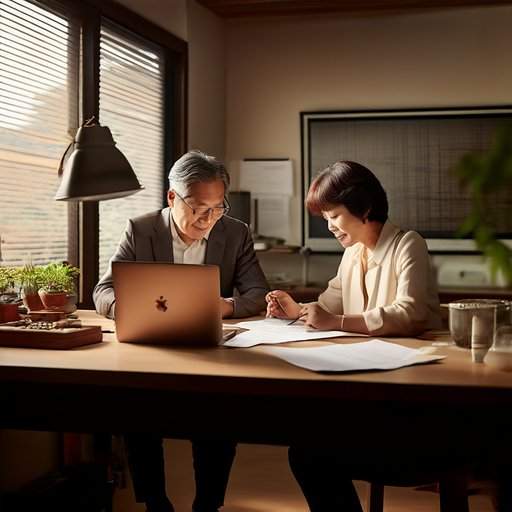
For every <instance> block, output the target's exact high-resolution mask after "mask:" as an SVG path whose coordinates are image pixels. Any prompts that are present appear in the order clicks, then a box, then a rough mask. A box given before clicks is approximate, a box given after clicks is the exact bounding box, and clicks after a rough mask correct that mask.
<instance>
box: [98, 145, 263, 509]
mask: <svg viewBox="0 0 512 512" xmlns="http://www.w3.org/2000/svg"><path fill="white" fill-rule="evenodd" d="M228 187H229V175H228V173H227V171H226V168H225V167H224V165H223V164H222V163H220V162H219V161H217V160H216V159H215V158H214V157H212V156H208V155H205V154H204V153H201V152H200V151H190V152H188V153H186V154H185V155H183V156H182V157H181V158H180V159H179V160H177V161H176V163H175V164H174V165H173V166H172V168H171V170H170V172H169V191H168V193H167V202H168V205H169V207H168V208H164V209H163V210H160V211H156V212H152V213H149V214H146V215H143V216H141V217H137V218H135V219H131V220H129V221H128V226H127V228H126V231H125V233H124V235H123V237H122V239H121V242H120V244H119V247H118V248H117V251H116V253H115V254H114V256H113V258H112V260H111V261H137V260H138V261H168V262H170V263H173V262H174V263H189V264H194V263H195V264H200V263H207V264H214V265H218V266H219V268H220V281H221V283H220V284H221V296H222V298H221V299H220V307H221V311H222V317H223V318H227V317H244V316H250V315H256V314H258V313H259V312H260V311H262V310H263V309H264V308H265V294H266V293H267V291H268V286H267V283H266V280H265V277H264V275H263V272H262V271H261V268H260V266H259V264H258V261H257V259H256V255H255V253H254V248H253V243H252V238H251V235H250V232H249V229H248V227H247V225H246V224H244V223H243V222H240V221H238V220H236V219H233V218H231V217H227V216H226V215H225V214H226V213H227V212H228V210H229V205H228V203H227V201H226V199H225V196H226V192H227V189H228ZM235 290H236V293H235ZM93 298H94V303H95V305H96V310H97V311H98V313H100V314H102V315H105V316H107V317H109V318H114V316H115V296H114V289H113V286H112V267H111V265H110V267H109V269H108V271H107V272H106V274H105V275H104V276H103V278H102V279H101V280H100V282H99V283H98V284H97V285H96V287H95V289H94V293H93ZM125 443H126V447H127V452H128V461H129V463H130V469H131V472H132V479H133V484H134V489H135V495H136V499H137V501H138V502H145V503H146V510H147V511H148V512H171V511H173V507H172V505H171V503H170V502H169V500H168V498H167V496H166V492H165V476H164V458H163V449H162V439H161V437H158V436H150V435H143V434H140V435H137V434H130V435H126V436H125ZM235 449H236V443H234V442H210V441H198V440H195V441H194V440H193V441H192V451H193V457H194V470H195V481H196V497H195V500H194V503H193V510H194V512H215V511H217V510H218V509H219V508H220V507H221V506H222V505H223V502H224V495H225V491H226V487H227V483H228V478H229V472H230V469H231V465H232V463H233V459H234V456H235Z"/></svg>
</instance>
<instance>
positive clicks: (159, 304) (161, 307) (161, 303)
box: [155, 295, 167, 313]
mask: <svg viewBox="0 0 512 512" xmlns="http://www.w3.org/2000/svg"><path fill="white" fill-rule="evenodd" d="M155 306H156V309H158V311H161V312H162V313H165V312H166V311H167V299H164V296H163V295H160V298H159V299H156V300H155Z"/></svg>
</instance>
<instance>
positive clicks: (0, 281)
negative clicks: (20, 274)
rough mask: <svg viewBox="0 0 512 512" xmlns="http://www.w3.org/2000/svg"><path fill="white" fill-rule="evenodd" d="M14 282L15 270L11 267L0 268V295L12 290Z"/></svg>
mask: <svg viewBox="0 0 512 512" xmlns="http://www.w3.org/2000/svg"><path fill="white" fill-rule="evenodd" d="M15 282H16V269H14V268H12V267H0V293H5V292H7V291H9V290H10V289H11V288H14V284H15Z"/></svg>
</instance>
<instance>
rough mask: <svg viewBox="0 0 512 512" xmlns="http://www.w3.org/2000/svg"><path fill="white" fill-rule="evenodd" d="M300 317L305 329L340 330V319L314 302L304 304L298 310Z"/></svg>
mask: <svg viewBox="0 0 512 512" xmlns="http://www.w3.org/2000/svg"><path fill="white" fill-rule="evenodd" d="M300 317H301V320H302V321H303V322H304V324H305V325H306V326H307V327H313V328H314V329H318V330H320V331H339V330H341V318H340V317H339V316H338V315H333V314H332V313H329V312H328V311H326V310H325V309H324V308H322V307H321V306H320V305H319V304H318V303H316V302H313V303H311V304H304V306H302V308H301V310H300Z"/></svg>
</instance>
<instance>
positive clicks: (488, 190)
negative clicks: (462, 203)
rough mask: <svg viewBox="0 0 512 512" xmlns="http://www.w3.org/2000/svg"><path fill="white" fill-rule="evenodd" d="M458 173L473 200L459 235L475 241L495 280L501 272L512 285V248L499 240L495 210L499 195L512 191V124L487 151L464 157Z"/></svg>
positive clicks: (504, 128) (460, 162)
mask: <svg viewBox="0 0 512 512" xmlns="http://www.w3.org/2000/svg"><path fill="white" fill-rule="evenodd" d="M455 173H456V174H457V176H458V178H459V181H460V184H461V185H462V187H463V188H465V189H466V190H467V191H468V192H469V194H470V197H471V201H472V206H471V211H470V213H469V215H468V216H467V217H466V219H465V221H464V222H463V224H462V225H461V226H460V228H459V231H458V235H459V236H468V235H471V236H472V237H473V238H474V240H475V243H476V246H477V248H478V249H479V250H480V251H481V252H482V253H483V254H484V256H485V257H486V259H487V261H488V262H489V265H490V269H491V275H492V278H493V280H494V279H495V278H496V275H497V274H498V272H501V273H502V275H503V277H504V278H505V280H506V281H507V283H508V284H509V285H512V249H511V248H510V247H508V246H507V245H506V244H504V243H503V242H502V241H500V240H498V239H497V238H496V227H497V226H498V219H497V217H496V214H497V212H496V209H495V208H493V207H492V202H493V200H494V199H495V197H496V195H497V194H499V193H506V191H507V190H508V191H510V190H512V124H506V125H503V126H502V127H500V129H499V130H498V131H497V133H496V138H495V140H494V143H493V144H492V146H491V147H490V148H489V150H488V151H486V152H484V153H470V154H467V155H464V156H463V157H462V158H461V160H460V161H459V163H458V164H457V166H456V167H455ZM508 197H509V198H510V195H509V196H508Z"/></svg>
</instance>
